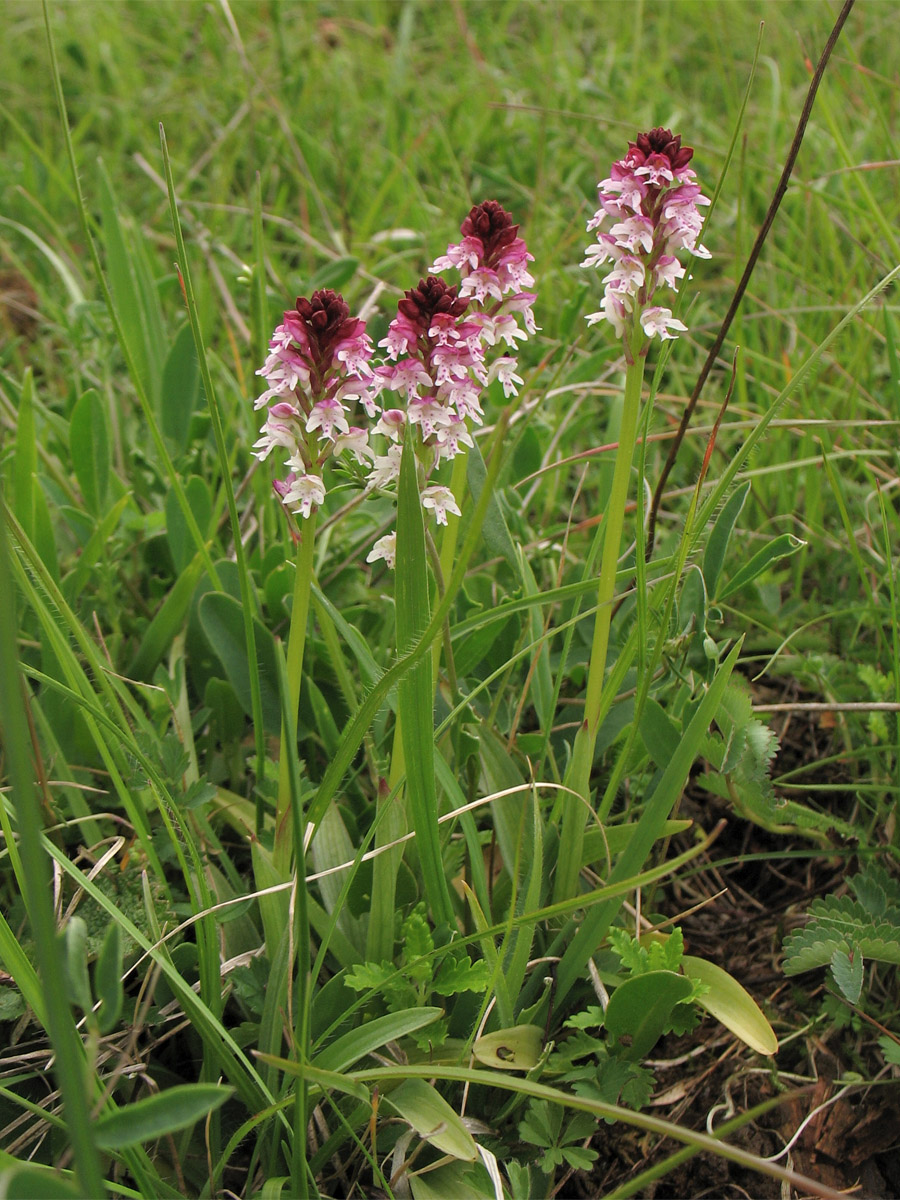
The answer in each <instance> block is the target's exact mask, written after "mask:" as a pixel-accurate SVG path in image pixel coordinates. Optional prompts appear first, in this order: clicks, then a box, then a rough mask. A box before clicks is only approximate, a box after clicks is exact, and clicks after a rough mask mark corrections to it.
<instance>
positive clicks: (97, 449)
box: [69, 388, 112, 517]
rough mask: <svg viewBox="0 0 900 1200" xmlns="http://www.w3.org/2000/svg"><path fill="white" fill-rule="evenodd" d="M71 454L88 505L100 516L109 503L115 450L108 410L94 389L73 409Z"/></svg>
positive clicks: (92, 511) (70, 428) (70, 429)
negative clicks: (113, 449)
mask: <svg viewBox="0 0 900 1200" xmlns="http://www.w3.org/2000/svg"><path fill="white" fill-rule="evenodd" d="M69 452H70V454H71V456H72V468H73V470H74V471H75V478H76V479H77V480H78V486H79V487H80V488H81V494H82V496H84V502H85V505H86V506H87V509H88V511H89V512H90V513H92V514H93V515H94V516H95V517H97V516H99V515H100V513H101V512H102V511H103V507H104V505H105V502H106V492H107V489H108V487H109V472H110V467H111V464H112V450H111V448H110V443H109V428H108V426H107V421H106V409H105V408H104V406H103V401H102V400H101V399H100V396H99V394H98V393H97V391H96V389H95V388H88V390H87V391H86V392H85V393H84V395H83V396H81V397H80V398H79V400H78V402H77V403H76V405H75V407H74V408H73V409H72V419H71V421H70V422H69Z"/></svg>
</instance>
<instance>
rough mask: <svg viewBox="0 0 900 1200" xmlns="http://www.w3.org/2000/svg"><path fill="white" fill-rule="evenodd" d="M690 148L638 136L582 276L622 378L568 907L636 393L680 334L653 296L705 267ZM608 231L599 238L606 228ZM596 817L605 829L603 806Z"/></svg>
mask: <svg viewBox="0 0 900 1200" xmlns="http://www.w3.org/2000/svg"><path fill="white" fill-rule="evenodd" d="M693 154H694V152H693V150H692V149H691V148H690V147H689V146H682V144H681V138H680V136H678V137H676V136H673V134H672V132H671V130H668V129H662V128H658V129H651V130H649V132H647V133H641V134H639V135H638V137H637V138H636V139H635V141H633V142H630V143H629V145H628V153H627V154H626V155H625V157H624V158H622V159H620V160H619V162H615V163H613V165H612V170H611V171H610V175H609V178H608V179H604V180H602V181H601V183H600V184H599V185H598V188H599V193H600V207H599V208H598V209H597V212H596V213H595V214H594V216H593V217H592V218H591V220H590V221H589V222H588V229H592V230H596V231H597V240H596V243H595V244H594V245H593V246H590V247H589V248H588V250H587V252H586V256H585V259H584V262H583V263H582V264H581V265H582V266H583V267H600V266H603V265H604V264H606V263H611V264H612V268H611V270H610V271H609V274H608V275H607V276H606V279H605V281H604V282H605V289H604V294H603V303H602V306H601V308H600V309H599V311H597V312H595V313H591V314H590V316H589V317H588V318H587V320H588V323H589V324H591V325H594V324H596V323H598V322H601V321H608V322H609V324H610V325H612V327H613V329H614V331H615V334H616V337H617V338H621V339H622V340H623V342H624V347H625V359H626V363H627V369H626V371H625V391H624V395H623V398H622V419H621V424H620V427H619V445H618V450H617V451H616V462H615V467H614V469H613V478H612V483H611V486H610V493H609V500H608V503H607V507H606V512H605V513H604V517H603V525H604V528H603V550H602V557H601V560H600V578H599V580H598V585H597V608H596V615H595V617H594V636H593V640H592V642H591V655H590V660H589V664H588V676H587V684H586V688H585V700H584V718H583V721H582V724H581V726H580V727H579V729H578V731H577V733H576V735H575V742H574V744H573V747H572V756H571V758H570V760H569V766H568V768H567V771H566V776H565V783H566V784H567V786H568V787H569V788H571V790H572V793H573V795H572V796H571V797H570V798H569V800H568V801H567V803H566V807H565V809H564V812H563V824H562V830H561V834H560V850H559V858H558V862H559V866H558V868H557V874H556V882H555V889H554V899H555V900H564V899H568V898H569V897H570V896H572V895H574V894H575V892H576V891H577V888H578V874H579V870H580V866H581V863H582V861H583V858H582V847H583V839H584V813H585V810H586V808H587V807H589V804H590V798H591V790H590V780H591V768H592V765H593V761H594V748H595V746H596V741H597V733H598V731H599V728H600V725H601V722H602V719H603V716H604V713H605V712H606V711H607V710H608V706H609V702H610V697H609V696H608V695H607V694H606V689H607V684H606V660H607V651H608V649H609V635H610V621H611V618H612V612H613V600H614V597H615V590H616V567H617V564H618V561H619V553H620V550H621V544H622V530H623V527H624V520H625V508H626V505H627V503H628V488H629V481H630V478H631V465H632V460H633V458H634V447H635V440H636V437H637V428H638V418H639V414H640V407H641V388H642V383H643V378H644V365H645V362H646V355H647V348H648V346H649V343H650V341H651V340H652V339H653V338H654V337H659V338H660V340H665V339H668V338H674V337H677V335H678V334H679V333H683V332H684V331H685V328H686V327H685V325H684V323H683V322H682V321H679V320H678V319H677V318H675V317H673V315H672V312H671V309H668V308H665V307H663V306H662V305H660V304H658V303H656V299H657V292H659V291H660V289H664V288H673V289H674V288H677V286H678V281H679V280H680V279H681V278H682V277H683V276H684V273H685V268H684V267H683V266H682V264H681V262H680V261H679V258H678V254H679V252H680V251H687V252H688V253H689V254H693V255H695V256H697V257H699V258H708V257H709V251H708V250H706V248H705V247H704V246H701V245H700V244H699V243H698V241H697V239H698V238H699V236H700V231H701V228H702V226H703V219H702V217H701V215H700V208H701V206H702V205H704V204H709V200H708V199H707V198H706V197H705V196H704V195H703V194H702V193H701V190H700V186H699V184H698V183H696V175H695V173H694V172H693V171H692V170H691V168H690V167H689V166H688V163H689V162H690V161H691V158H692V157H693ZM607 224H608V225H609V228H605V226H606V225H607ZM604 804H605V805H606V807H601V810H600V819H601V820H605V819H606V817H607V815H608V813H607V809H608V805H609V801H608V800H607V801H605V802H604Z"/></svg>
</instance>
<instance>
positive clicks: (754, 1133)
mask: <svg viewBox="0 0 900 1200" xmlns="http://www.w3.org/2000/svg"><path fill="white" fill-rule="evenodd" d="M791 732H792V733H793V734H794V735H795V737H796V741H795V740H794V738H791V739H790V744H789V748H788V755H789V756H790V758H791V759H792V760H793V761H794V762H796V761H797V760H802V759H803V758H804V757H806V756H809V757H807V761H816V760H817V759H820V758H821V757H825V755H824V754H823V753H822V751H823V747H822V746H820V745H818V742H817V740H816V739H813V738H812V737H811V736H810V735H811V733H813V732H820V731H819V730H813V729H812V728H810V729H808V730H807V731H806V744H805V746H803V745H800V744H799V743H800V742H801V741H803V737H802V735H801V734H800V730H799V729H798V727H797V726H796V725H795V726H794V729H793V730H792V731H791ZM840 770H841V767H840V764H839V763H835V764H834V766H833V768H832V775H831V779H830V782H832V783H844V782H847V783H848V784H849V780H846V778H843V779H842V778H841V777H840ZM834 795H835V798H836V801H837V804H838V805H839V804H840V802H841V794H840V793H837V794H834ZM845 796H846V799H847V800H848V801H849V802H850V803H852V799H851V797H852V793H851V792H850V791H849V789H848V792H847V793H846V794H845ZM717 804H718V802H717V801H711V800H710V797H709V796H708V794H707V793H705V792H699V791H698V792H697V793H696V794H695V795H693V796H690V795H689V796H688V797H686V799H685V804H684V808H683V810H682V812H681V813H680V815H683V816H689V817H693V818H695V819H696V820H697V822H698V823H699V824H700V825H701V826H702V827H703V828H705V829H711V828H712V827H713V825H714V824H715V821H716V820H717V819H718V817H719V816H727V817H728V825H727V827H726V829H725V830H724V832H723V834H722V835H721V836H720V838H719V839H718V840H717V841H716V842H715V844H714V845H713V846H712V848H711V850H710V851H709V860H708V861H707V863H706V864H705V866H704V867H702V868H701V869H700V870H698V871H695V872H692V873H691V874H690V875H687V876H685V877H683V878H681V879H679V880H677V881H676V882H675V883H674V884H671V885H669V886H668V887H667V889H666V892H665V903H666V910H667V912H671V913H673V914H674V913H677V912H683V913H685V914H688V915H686V916H685V917H684V918H683V920H681V921H680V922H679V924H680V925H681V927H682V929H683V932H684V936H685V945H686V949H687V950H688V952H689V953H691V954H695V955H699V956H700V957H703V958H706V959H708V960H710V961H711V962H714V963H717V964H718V965H719V966H721V967H724V968H725V970H727V971H728V972H729V973H730V974H732V975H733V976H734V977H735V978H736V979H738V980H739V981H740V982H741V983H742V984H743V986H744V987H745V988H746V989H747V990H748V992H749V993H750V994H751V995H752V996H753V997H754V999H755V1000H756V1001H757V1003H758V1004H759V1005H760V1007H761V1008H762V1009H763V1011H764V1012H765V1013H766V1016H767V1017H768V1019H769V1021H770V1022H771V1024H772V1026H773V1028H774V1029H775V1031H776V1033H777V1034H778V1036H779V1039H780V1042H781V1048H780V1050H779V1052H778V1054H777V1056H776V1058H775V1060H774V1062H773V1061H772V1060H768V1059H765V1058H763V1057H761V1056H759V1055H757V1054H754V1053H753V1052H752V1051H751V1050H749V1049H748V1048H747V1047H746V1046H744V1045H743V1044H742V1043H740V1042H738V1041H737V1040H736V1039H735V1038H734V1037H733V1036H731V1035H730V1034H729V1033H728V1031H727V1030H725V1029H724V1028H723V1026H721V1025H719V1024H717V1023H716V1022H714V1021H713V1020H712V1019H707V1020H706V1022H705V1023H704V1025H703V1026H702V1027H701V1028H700V1029H699V1030H697V1031H695V1032H694V1033H692V1034H689V1035H687V1036H685V1037H683V1038H680V1039H675V1038H667V1039H663V1041H661V1042H660V1043H659V1044H658V1045H657V1047H656V1048H655V1050H654V1061H653V1062H652V1063H648V1064H647V1065H650V1066H652V1068H653V1070H654V1072H655V1074H656V1077H657V1088H656V1092H655V1098H654V1102H653V1103H654V1107H653V1109H651V1111H652V1112H654V1114H655V1115H658V1116H660V1117H664V1118H665V1119H667V1120H671V1121H673V1122H676V1123H677V1124H679V1125H681V1126H684V1127H687V1128H689V1129H694V1130H699V1131H703V1132H714V1131H715V1130H716V1129H717V1128H720V1127H721V1126H722V1125H723V1124H724V1123H725V1122H726V1121H728V1120H730V1119H731V1118H733V1117H736V1116H739V1115H740V1114H742V1113H746V1112H747V1111H748V1110H750V1109H752V1108H753V1107H754V1106H755V1105H757V1104H759V1103H761V1102H763V1101H766V1100H769V1099H773V1098H775V1097H780V1098H781V1101H780V1103H779V1104H778V1105H777V1106H776V1107H774V1108H771V1109H770V1110H769V1111H767V1112H765V1113H764V1114H762V1115H761V1116H760V1117H758V1118H757V1119H756V1120H755V1121H753V1122H750V1123H748V1124H746V1125H744V1126H743V1127H742V1128H740V1129H738V1130H736V1131H735V1132H733V1133H732V1134H731V1135H730V1136H729V1137H728V1138H727V1141H728V1142H729V1143H730V1144H731V1145H732V1146H737V1147H740V1148H742V1149H744V1150H746V1151H749V1152H750V1153H751V1154H754V1155H758V1156H760V1157H764V1158H769V1157H774V1156H779V1155H780V1157H777V1158H776V1159H775V1160H776V1161H777V1162H778V1163H779V1164H780V1165H781V1166H782V1167H788V1168H790V1169H792V1170H793V1171H795V1172H797V1173H799V1174H801V1175H804V1176H806V1177H807V1178H809V1179H811V1180H814V1181H816V1183H817V1184H819V1185H822V1187H823V1188H826V1189H831V1190H832V1192H835V1191H838V1192H844V1193H846V1194H848V1195H852V1196H856V1197H865V1198H866V1200H892V1198H895V1197H900V1103H898V1096H897V1090H896V1089H897V1081H896V1076H897V1069H896V1068H893V1069H891V1068H888V1069H887V1070H888V1071H892V1072H893V1082H891V1078H892V1076H891V1074H888V1073H886V1071H885V1066H884V1059H883V1056H882V1055H881V1052H880V1050H879V1049H878V1047H877V1037H878V1033H879V1030H878V1029H877V1028H875V1027H874V1026H873V1025H872V1024H871V1023H870V1022H868V1021H866V1020H865V1019H864V1018H863V1017H862V1016H861V1015H860V1014H858V1013H852V1012H850V1011H849V1010H846V1009H844V1008H842V1006H841V1005H840V1004H837V1003H836V1002H834V1009H833V1011H832V1013H830V1014H829V1015H824V1014H823V1012H822V1006H823V1002H824V1001H825V1000H826V998H827V997H826V986H825V985H826V978H825V972H824V971H812V972H809V973H807V974H804V975H800V976H796V977H793V978H790V979H788V978H786V977H785V975H784V973H783V971H782V970H781V946H782V942H783V939H784V936H785V934H786V933H787V932H789V931H790V930H791V929H793V928H795V927H796V926H797V925H798V924H800V923H801V921H802V919H803V914H804V913H805V911H806V909H807V907H808V905H809V903H810V901H811V900H812V899H813V898H814V897H816V896H821V895H825V894H827V893H829V892H835V891H840V890H841V888H842V886H843V881H844V878H845V877H846V876H847V875H848V874H851V873H853V871H854V870H855V869H857V864H856V863H855V862H854V861H852V860H850V861H848V857H847V851H843V852H842V853H841V854H840V855H838V853H837V852H836V853H835V854H834V855H829V853H828V851H827V850H825V849H822V848H821V847H819V846H817V845H815V844H812V843H810V842H809V841H804V840H803V839H802V838H799V837H798V838H796V839H793V838H787V837H784V836H773V835H770V834H768V833H767V832H766V831H764V830H761V829H759V828H757V827H755V826H753V825H750V824H748V823H746V822H743V821H741V820H739V819H735V818H734V817H733V815H730V814H728V813H727V812H726V811H725V809H724V806H723V807H722V809H721V810H717V809H716V807H714V806H715V805H717ZM836 811H840V810H839V808H838V807H836ZM842 812H843V813H844V814H846V813H847V812H848V808H847V807H844V808H843V809H842ZM690 910H693V911H690ZM895 987H896V976H895V975H893V974H892V975H890V978H889V980H888V988H889V991H890V990H894V989H895ZM881 1001H886V1002H887V1004H886V1007H887V1010H888V1011H892V1010H893V1008H895V1007H896V997H895V998H894V1001H893V1003H892V1002H891V1000H890V995H889V992H888V993H885V994H883V995H882V997H881ZM873 1011H874V1012H876V1013H878V1012H883V1011H885V1009H884V1008H883V1007H881V1006H880V1005H879V1004H876V1005H875V1006H874V1007H873ZM834 1014H837V1020H836V1019H835V1016H834ZM853 1072H856V1073H858V1077H861V1078H863V1079H866V1080H872V1079H874V1078H875V1077H876V1076H879V1079H880V1081H881V1085H880V1086H869V1087H862V1086H861V1087H853V1088H849V1089H846V1088H844V1087H843V1086H842V1083H841V1082H835V1081H844V1082H845V1081H846V1080H847V1078H848V1074H852V1073H853ZM879 1073H880V1074H879ZM591 1144H592V1146H593V1147H594V1148H595V1149H597V1150H598V1151H599V1158H598V1160H597V1163H596V1166H595V1168H594V1170H593V1171H592V1172H591V1174H590V1176H588V1175H586V1174H581V1175H580V1176H572V1177H571V1178H570V1179H569V1180H567V1181H566V1183H565V1184H564V1186H563V1188H562V1189H561V1190H560V1192H559V1193H558V1194H559V1195H560V1196H566V1197H568V1196H571V1197H591V1198H594V1197H602V1196H604V1195H607V1194H608V1193H609V1192H611V1191H613V1190H614V1189H615V1188H616V1187H617V1186H621V1185H622V1184H623V1183H625V1182H626V1181H627V1180H629V1179H633V1178H635V1177H636V1176H637V1175H639V1174H640V1173H641V1172H643V1171H646V1170H647V1169H648V1168H649V1167H651V1166H653V1165H655V1164H659V1163H661V1162H662V1161H664V1160H665V1159H667V1158H668V1157H669V1156H670V1155H672V1154H674V1153H675V1152H677V1151H678V1150H679V1149H680V1148H681V1147H680V1145H679V1144H677V1143H675V1142H673V1141H671V1140H665V1141H660V1139H659V1138H657V1137H655V1136H652V1135H647V1134H644V1133H642V1132H641V1131H639V1130H634V1129H630V1128H623V1127H622V1126H618V1125H617V1126H604V1127H602V1128H601V1129H600V1130H599V1131H598V1133H597V1135H596V1137H595V1138H594V1140H593V1141H592V1143H591ZM786 1147H788V1149H787V1152H786V1153H785V1148H786ZM819 1194H821V1192H820V1191H818V1190H816V1189H813V1188H809V1189H808V1190H807V1189H803V1190H798V1189H796V1188H794V1187H789V1186H788V1185H787V1184H785V1183H784V1182H783V1181H782V1180H779V1179H775V1178H772V1177H769V1176H766V1175H763V1174H760V1173H758V1172H757V1171H754V1170H750V1169H747V1168H745V1167H744V1166H742V1165H740V1164H735V1163H733V1162H729V1161H726V1160H725V1159H722V1158H717V1157H714V1156H712V1155H708V1154H698V1155H695V1156H694V1157H692V1158H690V1159H688V1160H687V1161H685V1162H682V1163H680V1164H678V1165H675V1166H674V1167H673V1168H672V1169H671V1170H670V1171H669V1172H667V1173H666V1174H665V1176H664V1177H663V1178H661V1179H658V1180H656V1181H653V1182H650V1183H648V1184H647V1185H646V1186H645V1187H644V1189H643V1190H641V1191H640V1192H639V1193H638V1195H639V1196H640V1197H642V1198H644V1200H685V1198H690V1200H699V1198H700V1197H716V1198H718V1200H726V1198H730V1197H735V1198H737V1197H742V1198H744V1200H747V1198H751V1200H769V1198H771V1200H801V1198H802V1197H805V1196H815V1195H819Z"/></svg>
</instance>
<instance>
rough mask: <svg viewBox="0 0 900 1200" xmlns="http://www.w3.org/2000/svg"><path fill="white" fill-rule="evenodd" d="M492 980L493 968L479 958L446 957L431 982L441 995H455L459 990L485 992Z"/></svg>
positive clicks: (433, 988)
mask: <svg viewBox="0 0 900 1200" xmlns="http://www.w3.org/2000/svg"><path fill="white" fill-rule="evenodd" d="M490 982H491V969H490V967H489V966H488V964H487V963H486V962H485V961H484V960H483V959H479V960H478V961H477V962H472V961H471V960H470V959H468V958H460V959H454V958H449V957H448V958H445V959H444V960H443V962H442V963H441V965H440V966H439V967H438V970H437V974H436V975H435V977H434V979H433V980H432V983H431V990H432V991H433V992H437V994H438V995H439V996H455V995H456V994H457V992H483V991H484V990H485V989H486V988H487V987H488V985H489V984H490Z"/></svg>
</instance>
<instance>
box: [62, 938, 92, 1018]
mask: <svg viewBox="0 0 900 1200" xmlns="http://www.w3.org/2000/svg"><path fill="white" fill-rule="evenodd" d="M63 938H64V941H65V948H66V959H65V962H66V986H67V987H68V990H69V1000H70V1002H71V1003H72V1004H74V1005H77V1007H78V1008H80V1009H81V1011H82V1012H90V1011H91V1004H92V1001H91V981H90V979H89V977H88V929H87V925H86V924H85V923H84V921H83V920H82V919H81V917H70V918H69V922H68V924H67V925H66V929H65V933H64V934H63Z"/></svg>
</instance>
